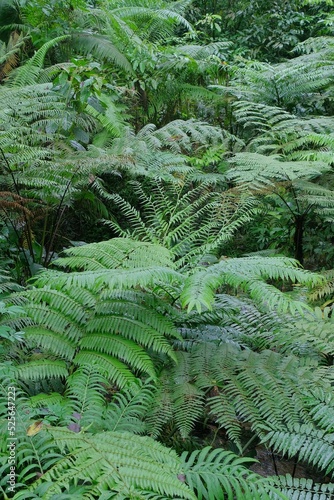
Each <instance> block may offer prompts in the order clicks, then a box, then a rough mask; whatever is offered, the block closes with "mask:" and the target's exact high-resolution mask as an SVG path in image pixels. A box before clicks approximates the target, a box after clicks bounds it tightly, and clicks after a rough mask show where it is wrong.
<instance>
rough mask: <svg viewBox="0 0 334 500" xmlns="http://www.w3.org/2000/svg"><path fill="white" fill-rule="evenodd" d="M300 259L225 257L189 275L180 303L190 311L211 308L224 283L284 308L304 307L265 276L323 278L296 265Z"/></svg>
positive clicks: (309, 281)
mask: <svg viewBox="0 0 334 500" xmlns="http://www.w3.org/2000/svg"><path fill="white" fill-rule="evenodd" d="M297 265H298V264H297V262H296V261H294V260H293V259H289V258H286V257H245V258H236V259H233V258H231V259H223V260H221V262H219V264H214V265H212V266H210V267H209V268H207V269H205V270H202V269H199V270H198V271H195V272H194V273H193V274H192V275H190V276H189V277H188V278H187V279H186V281H185V284H184V287H183V290H182V293H181V303H182V305H183V307H187V308H188V311H190V310H192V309H193V308H196V309H197V310H198V311H199V312H200V311H201V310H202V309H203V307H204V308H209V309H211V308H212V304H213V301H214V295H215V292H216V290H217V289H218V288H219V287H220V286H222V285H223V284H228V285H230V286H232V287H235V288H240V289H241V290H243V291H244V292H246V293H248V294H249V296H250V297H251V298H252V299H253V300H254V301H255V302H256V303H258V304H260V305H262V306H264V307H266V308H267V307H269V308H275V307H277V308H278V309H279V310H281V311H288V310H290V311H291V312H294V311H302V310H303V309H305V308H307V306H306V305H305V304H303V303H301V302H297V301H294V300H293V299H292V298H291V297H290V296H289V295H287V294H284V293H282V292H280V291H279V290H278V289H277V288H276V287H274V286H272V285H269V284H267V283H266V281H265V280H272V279H274V280H277V279H282V280H288V281H292V283H296V282H300V283H304V284H306V285H308V286H314V285H315V284H317V283H319V282H320V281H321V277H320V276H319V275H317V274H314V273H310V272H308V271H304V270H303V269H300V268H298V267H297Z"/></svg>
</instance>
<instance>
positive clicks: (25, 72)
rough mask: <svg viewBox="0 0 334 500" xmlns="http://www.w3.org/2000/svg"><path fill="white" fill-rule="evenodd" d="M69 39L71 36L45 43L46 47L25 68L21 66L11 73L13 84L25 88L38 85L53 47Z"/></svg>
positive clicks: (36, 53) (29, 60)
mask: <svg viewBox="0 0 334 500" xmlns="http://www.w3.org/2000/svg"><path fill="white" fill-rule="evenodd" d="M68 38H69V35H62V36H58V37H57V38H54V39H52V40H49V41H48V42H46V43H44V45H43V46H42V47H41V48H40V49H38V50H37V51H36V52H35V54H34V55H33V56H32V57H31V58H30V59H28V61H27V62H26V63H25V64H24V65H23V66H20V67H19V68H17V69H16V70H15V71H13V72H12V73H11V77H10V80H11V84H12V85H14V86H17V87H24V86H26V85H34V84H35V83H38V76H39V74H40V72H41V68H42V66H43V63H44V59H45V56H46V54H47V52H48V51H49V50H50V49H51V48H52V47H54V46H55V45H57V44H58V43H60V42H63V41H64V40H67V39H68Z"/></svg>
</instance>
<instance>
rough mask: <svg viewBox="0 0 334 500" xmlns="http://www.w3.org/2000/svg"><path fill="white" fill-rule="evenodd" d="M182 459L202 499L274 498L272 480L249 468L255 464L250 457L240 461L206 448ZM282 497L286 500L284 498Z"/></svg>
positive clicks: (229, 454)
mask: <svg viewBox="0 0 334 500" xmlns="http://www.w3.org/2000/svg"><path fill="white" fill-rule="evenodd" d="M181 459H182V461H183V467H184V475H185V479H186V482H187V483H188V484H189V486H190V487H191V488H192V489H194V490H195V491H196V495H197V498H198V500H202V499H203V500H205V499H208V498H210V499H212V500H220V499H221V498H228V499H232V498H235V499H238V500H244V499H245V500H246V499H247V500H265V499H270V498H272V496H271V495H270V494H269V492H268V481H267V480H266V479H264V478H262V479H260V477H259V476H258V475H257V474H254V473H253V472H250V471H249V469H247V465H248V464H249V463H250V462H252V459H250V458H244V457H243V458H240V457H237V456H236V455H234V454H233V453H231V452H229V451H225V450H221V449H219V448H218V449H215V450H213V449H211V448H210V447H206V448H203V449H202V450H201V451H197V450H196V451H194V452H192V453H191V454H188V453H187V452H184V453H183V454H182V456H181ZM222 495H223V496H222ZM277 498H280V496H279V495H278V496H277ZM281 498H284V497H283V495H282V496H281Z"/></svg>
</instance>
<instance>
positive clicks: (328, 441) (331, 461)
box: [264, 424, 334, 474]
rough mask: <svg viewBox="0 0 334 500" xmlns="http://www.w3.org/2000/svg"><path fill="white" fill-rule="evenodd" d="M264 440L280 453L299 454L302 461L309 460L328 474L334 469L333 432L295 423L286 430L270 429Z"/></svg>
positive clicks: (290, 455)
mask: <svg viewBox="0 0 334 500" xmlns="http://www.w3.org/2000/svg"><path fill="white" fill-rule="evenodd" d="M264 442H265V443H267V444H268V446H272V447H274V448H275V449H276V450H277V451H278V452H279V453H282V454H284V455H285V454H287V455H288V456H289V457H292V456H298V459H299V460H300V461H307V462H308V463H310V464H312V465H313V466H316V467H318V468H319V469H321V470H323V471H324V472H325V473H326V474H330V473H332V471H333V469H334V446H333V434H326V433H325V432H324V431H322V430H319V429H315V428H314V427H313V426H312V425H308V424H302V425H299V424H295V425H294V426H291V427H290V428H289V426H288V428H287V429H284V430H270V431H269V432H268V433H267V435H266V437H265V438H264Z"/></svg>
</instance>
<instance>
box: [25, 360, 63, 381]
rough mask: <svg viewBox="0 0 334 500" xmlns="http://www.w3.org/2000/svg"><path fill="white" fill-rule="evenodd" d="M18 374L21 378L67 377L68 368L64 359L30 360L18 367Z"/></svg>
mask: <svg viewBox="0 0 334 500" xmlns="http://www.w3.org/2000/svg"><path fill="white" fill-rule="evenodd" d="M17 376H18V378H19V379H21V380H40V379H50V378H58V377H67V376H68V370H67V368H66V364H65V363H64V361H59V360H51V359H41V360H40V361H30V362H29V363H25V364H22V365H19V366H18V367H17Z"/></svg>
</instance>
